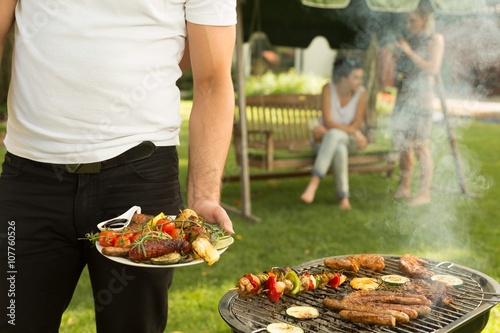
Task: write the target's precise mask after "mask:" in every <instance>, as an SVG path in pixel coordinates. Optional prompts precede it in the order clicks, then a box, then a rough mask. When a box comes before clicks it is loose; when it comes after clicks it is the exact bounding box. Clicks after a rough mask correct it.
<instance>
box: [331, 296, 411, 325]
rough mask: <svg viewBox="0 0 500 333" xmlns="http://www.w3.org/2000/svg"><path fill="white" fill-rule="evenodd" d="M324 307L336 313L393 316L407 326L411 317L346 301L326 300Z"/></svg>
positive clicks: (399, 312)
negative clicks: (347, 312)
mask: <svg viewBox="0 0 500 333" xmlns="http://www.w3.org/2000/svg"><path fill="white" fill-rule="evenodd" d="M323 305H324V306H325V307H327V308H329V309H332V310H335V311H341V310H351V311H358V312H369V313H374V314H383V315H391V316H393V317H394V318H396V322H398V323H402V324H407V323H409V322H410V317H409V316H408V315H407V314H406V313H404V312H401V311H397V310H392V309H387V308H380V307H377V306H376V305H365V304H357V303H350V302H346V301H337V300H334V299H330V298H325V299H324V300H323Z"/></svg>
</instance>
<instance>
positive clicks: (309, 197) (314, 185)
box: [300, 175, 321, 203]
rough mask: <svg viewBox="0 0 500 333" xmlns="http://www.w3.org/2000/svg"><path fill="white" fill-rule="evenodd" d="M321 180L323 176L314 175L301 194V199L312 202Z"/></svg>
mask: <svg viewBox="0 0 500 333" xmlns="http://www.w3.org/2000/svg"><path fill="white" fill-rule="evenodd" d="M320 182H321V178H320V177H319V176H315V175H314V176H312V177H311V180H310V181H309V184H307V187H306V189H305V190H304V193H302V195H301V196H300V199H302V201H304V202H305V203H312V202H313V201H314V196H315V195H316V190H317V189H318V187H319V183H320Z"/></svg>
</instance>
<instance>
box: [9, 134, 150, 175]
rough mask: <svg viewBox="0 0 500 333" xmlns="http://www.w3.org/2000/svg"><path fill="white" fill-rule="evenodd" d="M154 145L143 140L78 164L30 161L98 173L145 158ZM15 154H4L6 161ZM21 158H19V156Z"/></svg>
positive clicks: (12, 158)
mask: <svg viewBox="0 0 500 333" xmlns="http://www.w3.org/2000/svg"><path fill="white" fill-rule="evenodd" d="M155 149H156V146H155V144H154V143H152V142H150V141H144V142H142V143H140V144H139V145H137V146H135V147H132V148H130V149H129V150H127V151H125V152H124V153H122V154H120V155H118V156H116V157H113V158H110V159H109V160H105V161H101V162H94V163H78V164H51V163H42V162H36V161H30V162H32V163H33V164H35V165H38V166H42V167H45V168H51V169H64V170H66V171H67V172H69V173H99V172H101V170H104V169H109V168H113V167H116V166H119V165H123V164H127V163H132V162H135V161H139V160H142V159H145V158H147V157H149V156H151V155H152V154H153V152H154V151H155ZM16 158H19V157H17V156H8V155H6V156H5V159H6V161H7V162H12V161H13V160H14V159H16ZM20 159H21V158H20Z"/></svg>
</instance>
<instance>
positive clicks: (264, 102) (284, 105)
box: [227, 94, 397, 180]
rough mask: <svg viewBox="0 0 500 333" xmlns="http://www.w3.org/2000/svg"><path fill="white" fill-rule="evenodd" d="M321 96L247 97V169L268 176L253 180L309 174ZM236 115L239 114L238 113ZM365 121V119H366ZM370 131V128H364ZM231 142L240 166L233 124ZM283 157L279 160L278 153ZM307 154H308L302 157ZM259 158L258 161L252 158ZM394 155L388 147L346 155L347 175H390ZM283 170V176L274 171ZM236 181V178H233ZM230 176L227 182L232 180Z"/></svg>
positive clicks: (238, 137) (236, 129) (237, 136)
mask: <svg viewBox="0 0 500 333" xmlns="http://www.w3.org/2000/svg"><path fill="white" fill-rule="evenodd" d="M321 113H322V108H321V95H307V94H300V95H299V94H282V95H266V96H248V97H246V113H245V115H246V118H247V124H248V135H247V137H248V141H247V146H248V150H249V153H248V154H249V158H248V163H249V166H250V167H254V168H259V169H264V170H266V171H268V172H269V173H268V174H266V175H264V174H259V175H251V178H253V179H259V178H261V179H263V178H280V177H291V176H302V175H308V174H310V167H311V166H312V165H313V163H314V154H312V142H311V128H312V126H314V125H313V124H314V121H317V120H318V119H321ZM237 115H238V113H237ZM367 119H368V117H367ZM366 127H367V128H370V126H369V125H367V126H366ZM233 143H234V147H235V151H236V157H237V162H238V164H239V165H241V163H240V162H241V129H240V127H239V121H238V119H237V121H236V122H235V127H234V132H233ZM279 152H281V153H283V152H284V153H285V154H286V155H287V156H286V158H279V157H278V156H277V155H278V153H279ZM304 152H309V154H307V153H306V154H304ZM256 156H258V158H254V157H256ZM396 159H397V158H396V153H395V152H394V151H393V150H391V148H390V147H389V148H388V149H386V150H382V151H376V152H364V151H363V152H359V153H354V154H351V155H350V156H349V172H356V173H365V172H386V174H387V175H388V176H390V175H391V174H392V171H393V169H394V167H395V161H396ZM276 169H280V170H281V169H285V170H286V171H285V172H284V173H280V174H278V173H276V172H273V171H275V170H276ZM236 178H237V177H236ZM234 179H235V178H234V177H229V178H228V179H227V180H234Z"/></svg>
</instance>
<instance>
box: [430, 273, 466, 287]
mask: <svg viewBox="0 0 500 333" xmlns="http://www.w3.org/2000/svg"><path fill="white" fill-rule="evenodd" d="M431 280H432V281H441V282H444V283H446V284H449V285H450V286H452V287H460V286H461V285H463V284H464V281H463V280H462V279H460V278H458V277H456V276H453V275H434V276H432V277H431Z"/></svg>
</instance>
